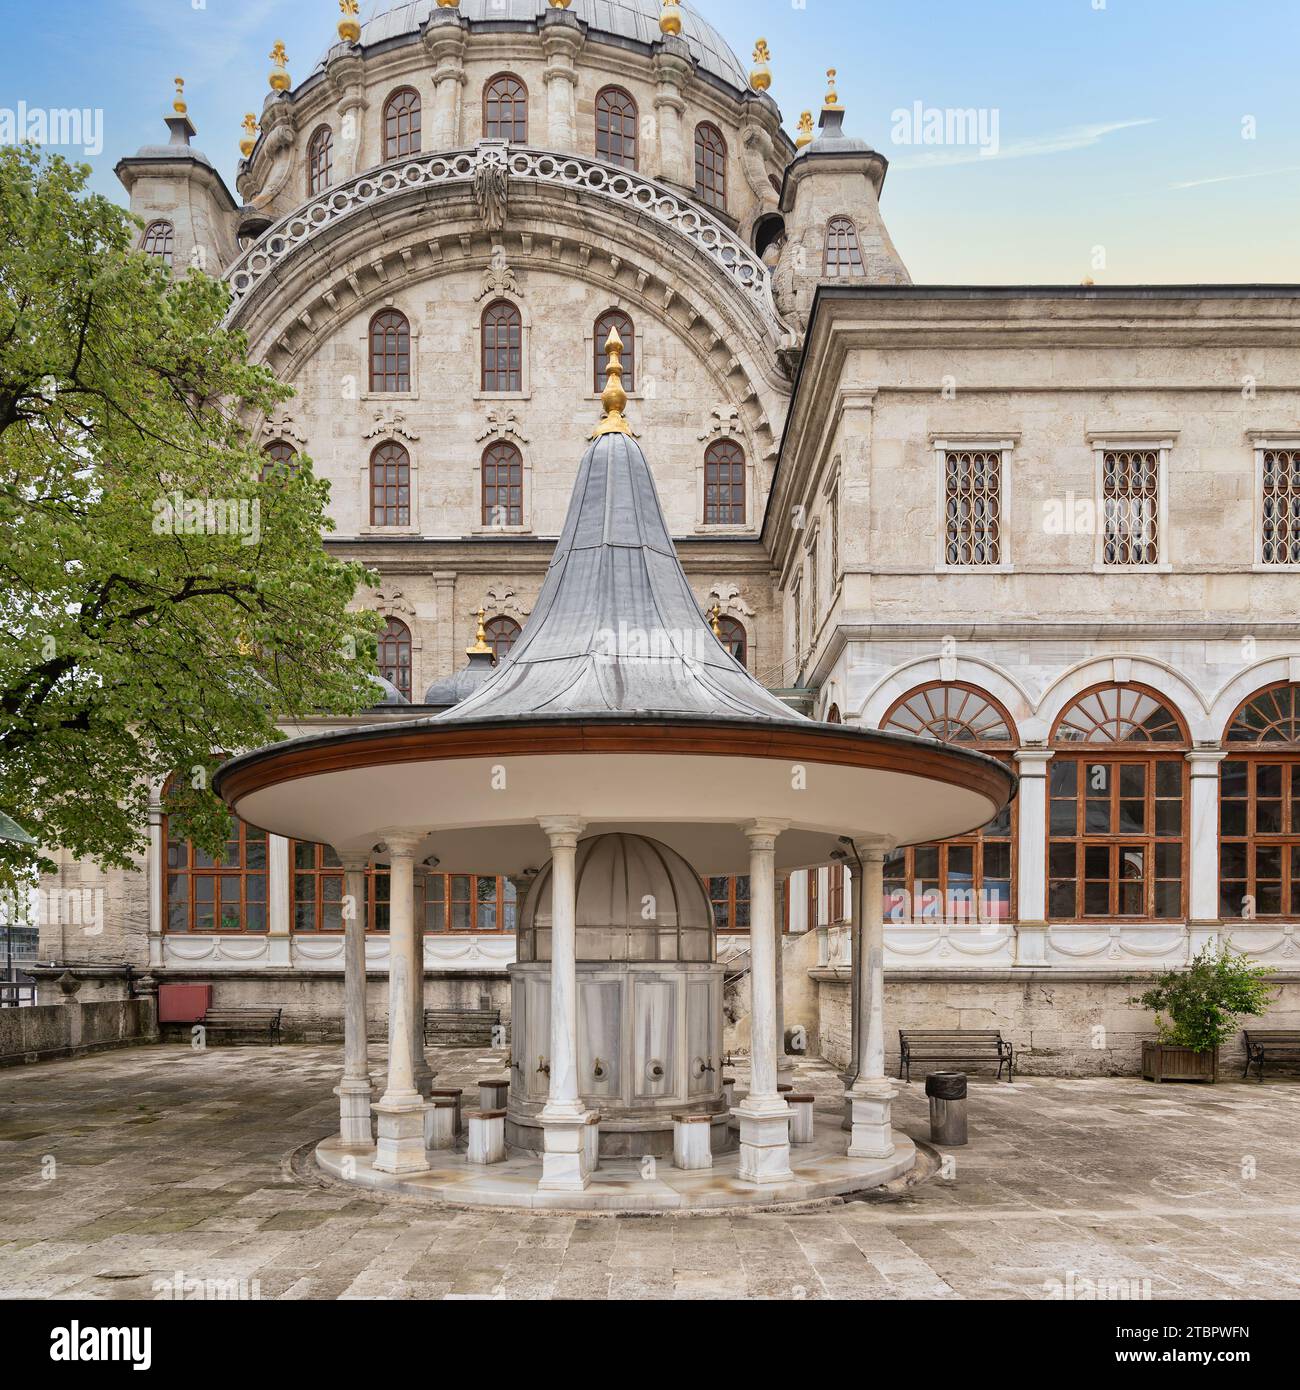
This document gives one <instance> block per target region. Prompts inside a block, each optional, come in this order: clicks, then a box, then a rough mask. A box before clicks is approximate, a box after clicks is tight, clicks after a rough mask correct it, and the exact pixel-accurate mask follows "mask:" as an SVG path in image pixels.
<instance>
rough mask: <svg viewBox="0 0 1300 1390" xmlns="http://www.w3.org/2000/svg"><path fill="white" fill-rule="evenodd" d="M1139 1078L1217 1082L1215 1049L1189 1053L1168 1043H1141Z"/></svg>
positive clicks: (1217, 1053)
mask: <svg viewBox="0 0 1300 1390" xmlns="http://www.w3.org/2000/svg"><path fill="white" fill-rule="evenodd" d="M1142 1075H1143V1076H1144V1077H1145V1078H1146V1080H1148V1081H1208V1082H1209V1083H1210V1084H1211V1085H1213V1084H1214V1082H1216V1081H1217V1080H1218V1079H1219V1049H1218V1048H1217V1047H1216V1048H1214V1049H1213V1050H1212V1051H1210V1052H1193V1051H1192V1049H1191V1048H1190V1047H1177V1046H1174V1045H1173V1044H1171V1043H1158V1042H1144V1043H1143V1044H1142Z"/></svg>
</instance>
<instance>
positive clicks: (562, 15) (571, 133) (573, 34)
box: [540, 9, 582, 150]
mask: <svg viewBox="0 0 1300 1390" xmlns="http://www.w3.org/2000/svg"><path fill="white" fill-rule="evenodd" d="M540 29H541V36H542V52H543V53H545V54H546V73H545V79H546V133H547V141H548V143H549V145H550V147H551V149H553V150H576V149H577V148H578V130H577V120H578V113H577V107H576V92H577V84H578V66H577V64H578V55H579V53H581V51H582V26H581V25H580V24H579V23H578V18H577V16H576V15H574V14H572V13H571V12H570V11H568V10H556V9H550V10H547V11H546V13H545V14H544V15H543V16H542V19H541V25H540Z"/></svg>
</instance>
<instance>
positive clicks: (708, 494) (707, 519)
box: [704, 439, 745, 526]
mask: <svg viewBox="0 0 1300 1390" xmlns="http://www.w3.org/2000/svg"><path fill="white" fill-rule="evenodd" d="M704 524H705V525H706V526H743V525H744V524H745V451H744V450H743V449H742V448H741V447H740V445H739V444H737V443H736V442H735V441H734V440H730V439H719V440H715V441H714V443H712V444H710V445H709V447H708V448H707V449H706V450H705V452H704Z"/></svg>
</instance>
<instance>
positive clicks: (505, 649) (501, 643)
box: [483, 613, 523, 664]
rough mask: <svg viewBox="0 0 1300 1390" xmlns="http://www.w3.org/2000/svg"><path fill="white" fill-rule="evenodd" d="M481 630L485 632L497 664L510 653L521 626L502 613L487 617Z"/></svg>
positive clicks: (520, 631) (521, 629)
mask: <svg viewBox="0 0 1300 1390" xmlns="http://www.w3.org/2000/svg"><path fill="white" fill-rule="evenodd" d="M483 631H484V632H485V633H486V634H487V643H488V646H489V647H491V648H492V655H493V656H494V657H495V658H496V660H497V662H498V664H499V663H500V662H501V661H502V660H503V659H504V658H505V657H507V656H509V655H510V651H511V648H513V647H514V645H515V643H516V642H517V641H518V640H519V636H520V634H521V633H522V632H523V628H521V627H520V626H519V624H518V623H517V622H515V620H514V619H513V618H507V617H506V616H505V614H504V613H503V614H501V615H500V616H498V617H495V618H489V619H488V620H487V622H486V623H484V624H483Z"/></svg>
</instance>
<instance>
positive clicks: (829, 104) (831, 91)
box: [822, 68, 840, 111]
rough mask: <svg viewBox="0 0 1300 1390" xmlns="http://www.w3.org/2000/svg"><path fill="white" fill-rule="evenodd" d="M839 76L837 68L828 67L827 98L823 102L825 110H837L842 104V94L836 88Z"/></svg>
mask: <svg viewBox="0 0 1300 1390" xmlns="http://www.w3.org/2000/svg"><path fill="white" fill-rule="evenodd" d="M837 76H838V70H837V69H836V68H827V69H826V100H825V101H824V102H823V103H822V109H823V110H825V111H836V110H838V109H839V105H840V94H839V92H837V91H836V90H835V79H836V77H837Z"/></svg>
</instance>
